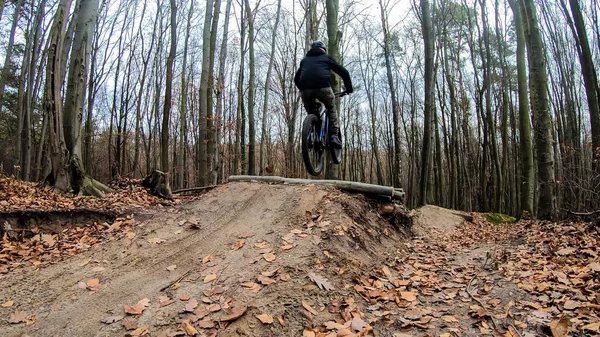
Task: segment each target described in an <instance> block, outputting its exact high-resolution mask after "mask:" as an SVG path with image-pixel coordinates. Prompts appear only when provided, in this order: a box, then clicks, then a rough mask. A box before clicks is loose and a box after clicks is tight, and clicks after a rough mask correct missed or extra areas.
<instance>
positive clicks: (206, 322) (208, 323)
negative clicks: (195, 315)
mask: <svg viewBox="0 0 600 337" xmlns="http://www.w3.org/2000/svg"><path fill="white" fill-rule="evenodd" d="M214 326H215V322H213V320H212V319H211V318H210V317H205V318H204V319H203V320H201V321H198V327H200V328H202V329H212V328H214Z"/></svg>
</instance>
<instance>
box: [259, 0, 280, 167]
mask: <svg viewBox="0 0 600 337" xmlns="http://www.w3.org/2000/svg"><path fill="white" fill-rule="evenodd" d="M280 15H281V0H277V12H276V14H275V24H274V26H273V33H272V34H273V35H272V36H271V55H269V66H268V67H267V75H266V78H265V93H264V99H263V109H262V128H261V129H262V130H261V136H260V154H259V156H260V162H259V165H260V167H259V173H261V174H264V172H263V170H264V169H265V168H266V167H267V163H266V162H265V143H266V141H267V134H268V131H267V114H268V111H269V96H270V95H269V93H270V86H271V74H272V71H273V61H274V59H275V50H276V49H275V47H276V46H275V42H276V39H277V29H278V27H279V17H280Z"/></svg>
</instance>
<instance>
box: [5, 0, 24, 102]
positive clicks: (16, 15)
mask: <svg viewBox="0 0 600 337" xmlns="http://www.w3.org/2000/svg"><path fill="white" fill-rule="evenodd" d="M23 2H25V0H17V1H16V3H15V12H14V14H13V22H12V26H11V28H10V36H9V37H8V44H7V46H6V53H5V57H4V66H3V67H2V71H1V72H0V112H1V111H2V106H3V105H4V90H5V86H6V79H7V77H8V75H9V74H10V71H11V69H12V66H11V61H10V59H11V58H12V53H13V45H14V43H15V34H16V31H17V25H18V24H19V17H20V16H21V6H22V5H23Z"/></svg>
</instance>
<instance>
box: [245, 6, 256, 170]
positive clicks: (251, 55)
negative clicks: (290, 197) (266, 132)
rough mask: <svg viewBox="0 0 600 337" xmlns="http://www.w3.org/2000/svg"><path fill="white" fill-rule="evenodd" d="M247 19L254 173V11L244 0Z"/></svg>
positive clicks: (250, 154)
mask: <svg viewBox="0 0 600 337" xmlns="http://www.w3.org/2000/svg"><path fill="white" fill-rule="evenodd" d="M245 4H246V17H247V19H248V56H249V67H250V77H249V78H248V175H251V176H253V175H256V164H255V157H256V123H255V121H254V85H255V83H254V82H255V81H256V74H255V66H254V13H252V9H251V8H250V1H249V0H245Z"/></svg>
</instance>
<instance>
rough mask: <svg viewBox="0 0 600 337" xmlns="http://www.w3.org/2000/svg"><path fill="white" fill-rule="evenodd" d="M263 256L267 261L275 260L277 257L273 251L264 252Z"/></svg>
mask: <svg viewBox="0 0 600 337" xmlns="http://www.w3.org/2000/svg"><path fill="white" fill-rule="evenodd" d="M262 256H263V258H264V259H265V260H266V261H267V262H273V261H275V259H276V258H277V257H276V256H275V254H273V253H266V254H263V255H262Z"/></svg>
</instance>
